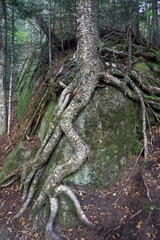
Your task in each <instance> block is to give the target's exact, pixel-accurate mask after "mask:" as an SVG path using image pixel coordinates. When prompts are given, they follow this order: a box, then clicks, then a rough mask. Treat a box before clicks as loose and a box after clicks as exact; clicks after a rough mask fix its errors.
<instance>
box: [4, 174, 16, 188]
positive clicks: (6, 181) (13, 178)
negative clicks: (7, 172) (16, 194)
mask: <svg viewBox="0 0 160 240" xmlns="http://www.w3.org/2000/svg"><path fill="white" fill-rule="evenodd" d="M20 177H21V176H20V174H17V173H15V174H14V175H12V176H10V177H9V178H8V179H7V180H5V181H4V182H3V183H2V184H0V188H5V187H9V186H10V185H11V184H13V183H14V182H15V181H17V180H18V179H19V178H20Z"/></svg>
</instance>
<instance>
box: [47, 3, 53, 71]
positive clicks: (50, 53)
mask: <svg viewBox="0 0 160 240" xmlns="http://www.w3.org/2000/svg"><path fill="white" fill-rule="evenodd" d="M48 31H49V32H48V49H49V68H50V74H51V75H52V35H51V0H48Z"/></svg>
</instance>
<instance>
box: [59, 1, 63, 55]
mask: <svg viewBox="0 0 160 240" xmlns="http://www.w3.org/2000/svg"><path fill="white" fill-rule="evenodd" d="M59 18H60V21H59V24H60V33H61V47H62V52H63V51H64V46H63V22H62V8H61V0H59Z"/></svg>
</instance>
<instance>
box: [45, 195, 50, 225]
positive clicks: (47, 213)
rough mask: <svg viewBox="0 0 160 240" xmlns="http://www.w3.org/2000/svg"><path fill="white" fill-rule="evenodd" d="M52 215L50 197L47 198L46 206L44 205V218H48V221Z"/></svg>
mask: <svg viewBox="0 0 160 240" xmlns="http://www.w3.org/2000/svg"><path fill="white" fill-rule="evenodd" d="M49 216H50V202H49V199H47V200H46V201H45V206H44V219H45V220H46V222H47V221H48V219H49Z"/></svg>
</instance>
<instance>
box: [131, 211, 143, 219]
mask: <svg viewBox="0 0 160 240" xmlns="http://www.w3.org/2000/svg"><path fill="white" fill-rule="evenodd" d="M141 212H142V209H141V210H139V211H138V212H136V213H135V214H134V215H132V216H131V217H130V220H132V219H133V218H134V217H136V216H137V215H139V214H140V213H141Z"/></svg>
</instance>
